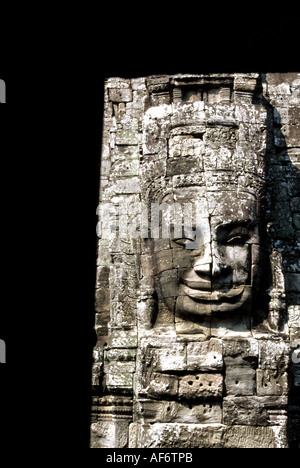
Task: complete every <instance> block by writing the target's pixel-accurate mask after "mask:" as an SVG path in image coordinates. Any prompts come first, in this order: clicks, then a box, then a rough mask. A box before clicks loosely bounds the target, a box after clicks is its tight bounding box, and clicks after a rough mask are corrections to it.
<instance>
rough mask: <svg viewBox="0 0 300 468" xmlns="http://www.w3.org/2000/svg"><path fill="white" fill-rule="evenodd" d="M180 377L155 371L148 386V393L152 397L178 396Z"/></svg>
mask: <svg viewBox="0 0 300 468" xmlns="http://www.w3.org/2000/svg"><path fill="white" fill-rule="evenodd" d="M178 385H179V379H178V377H176V376H174V375H169V374H166V375H164V374H160V373H154V374H153V375H152V376H151V380H150V382H149V385H148V386H147V389H146V391H147V394H148V395H149V396H150V397H154V398H155V397H156V398H160V399H161V398H170V397H177V394H178Z"/></svg>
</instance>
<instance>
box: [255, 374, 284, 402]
mask: <svg viewBox="0 0 300 468" xmlns="http://www.w3.org/2000/svg"><path fill="white" fill-rule="evenodd" d="M256 372H257V395H259V396H280V395H287V394H288V377H287V373H286V372H284V373H281V372H278V369H257V371H256Z"/></svg>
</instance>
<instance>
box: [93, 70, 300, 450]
mask: <svg viewBox="0 0 300 468" xmlns="http://www.w3.org/2000/svg"><path fill="white" fill-rule="evenodd" d="M104 92H105V99H104V101H105V102H104V118H103V141H102V152H101V175H100V177H101V182H100V196H99V207H98V213H99V223H98V226H97V233H98V237H99V241H98V254H97V255H98V256H97V264H98V267H97V279H96V301H95V312H96V313H95V330H96V332H97V336H98V341H97V345H96V347H95V350H94V366H93V382H92V385H93V404H92V413H91V447H92V448H102V447H114V448H118V447H119V448H123V447H132V448H134V447H162V448H163V447H181V448H192V447H209V448H210V447H212V448H214V447H224V448H227V447H243V448H246V447H266V448H271V447H278V448H283V447H298V446H299V443H300V434H299V417H300V416H299V412H300V409H299V408H300V402H299V385H300V381H299V363H298V360H299V359H298V354H297V351H296V347H297V345H298V342H297V340H299V339H300V333H299V328H300V284H299V278H300V270H299V269H300V265H299V249H300V243H299V232H300V224H299V223H300V220H299V217H300V180H299V179H300V176H299V169H300V167H299V165H300V141H299V139H300V132H299V125H300V115H299V112H300V110H299V109H300V74H298V73H286V74H276V73H267V74H262V75H259V74H256V73H249V74H205V75H201V74H199V75H188V74H182V75H174V76H166V75H159V76H149V77H145V78H134V79H123V78H108V79H107V80H106V81H105V90H104ZM192 201H193V202H195V203H196V204H197V203H198V205H197V206H199V207H200V208H199V209H200V215H199V219H200V224H201V232H202V244H201V246H200V245H199V246H198V247H199V248H195V249H191V250H186V249H185V248H184V246H183V245H182V242H183V241H184V242H186V240H184V239H183V240H179V242H178V239H176V238H175V237H174V236H172V235H171V233H170V235H169V236H165V237H162V236H160V237H159V238H156V239H154V238H153V237H151V235H150V234H149V229H150V227H151V220H150V213H151V203H163V202H166V203H169V204H172V203H173V204H174V202H177V203H179V204H181V206H183V205H184V203H190V202H192ZM144 209H146V214H144V211H143V210H144ZM169 215H170V216H171V218H172V216H173V215H172V213H171V214H170V213H168V216H169ZM241 218H242V220H241ZM148 221H149V224H148ZM162 222H163V220H161V223H162ZM128 224H129V225H130V226H131V230H130V229H129V230H128ZM144 225H146V228H145V227H144ZM132 226H133V227H134V229H133V230H132ZM228 226H230V229H231V231H232V233H231V234H230V236H229V232H227V231H228V229H229V228H228ZM220 230H221V231H220ZM110 231H111V234H110ZM233 231H234V232H235V233H234V232H233ZM245 231H246V233H245ZM146 232H147V233H148V236H147V235H146ZM220 232H221V233H222V232H223V234H220ZM225 232H226V235H225V234H224V233H225ZM142 234H143V235H142ZM226 236H227V237H226ZM225 237H226V240H224V239H225ZM221 257H222V259H221ZM221 260H222V261H221ZM222 268H223V270H222ZM187 285H188V288H187ZM208 290H209V292H207V291H208ZM207 297H209V299H208V298H207ZM222 298H223V299H222Z"/></svg>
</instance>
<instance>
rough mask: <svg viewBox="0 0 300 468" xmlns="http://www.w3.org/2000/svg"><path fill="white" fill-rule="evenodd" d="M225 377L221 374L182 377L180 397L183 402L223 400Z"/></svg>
mask: <svg viewBox="0 0 300 468" xmlns="http://www.w3.org/2000/svg"><path fill="white" fill-rule="evenodd" d="M222 394H223V376H222V375H221V374H208V373H207V374H206V373H205V374H190V375H185V376H183V377H181V379H180V381H179V390H178V397H179V399H181V400H190V399H192V400H193V399H198V398H203V399H207V398H221V397H222Z"/></svg>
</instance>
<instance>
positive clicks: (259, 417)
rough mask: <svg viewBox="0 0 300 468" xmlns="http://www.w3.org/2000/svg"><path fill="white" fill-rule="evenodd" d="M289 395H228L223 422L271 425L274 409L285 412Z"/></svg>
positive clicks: (224, 403) (224, 404)
mask: <svg viewBox="0 0 300 468" xmlns="http://www.w3.org/2000/svg"><path fill="white" fill-rule="evenodd" d="M287 403H288V399H287V397H282V396H280V397H268V396H264V397H255V396H251V397H236V398H235V397H226V398H224V400H223V423H224V424H227V425H229V426H231V425H242V426H270V425H271V421H270V419H274V418H272V416H273V411H277V412H280V411H282V412H284V411H285V409H286V407H287Z"/></svg>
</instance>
